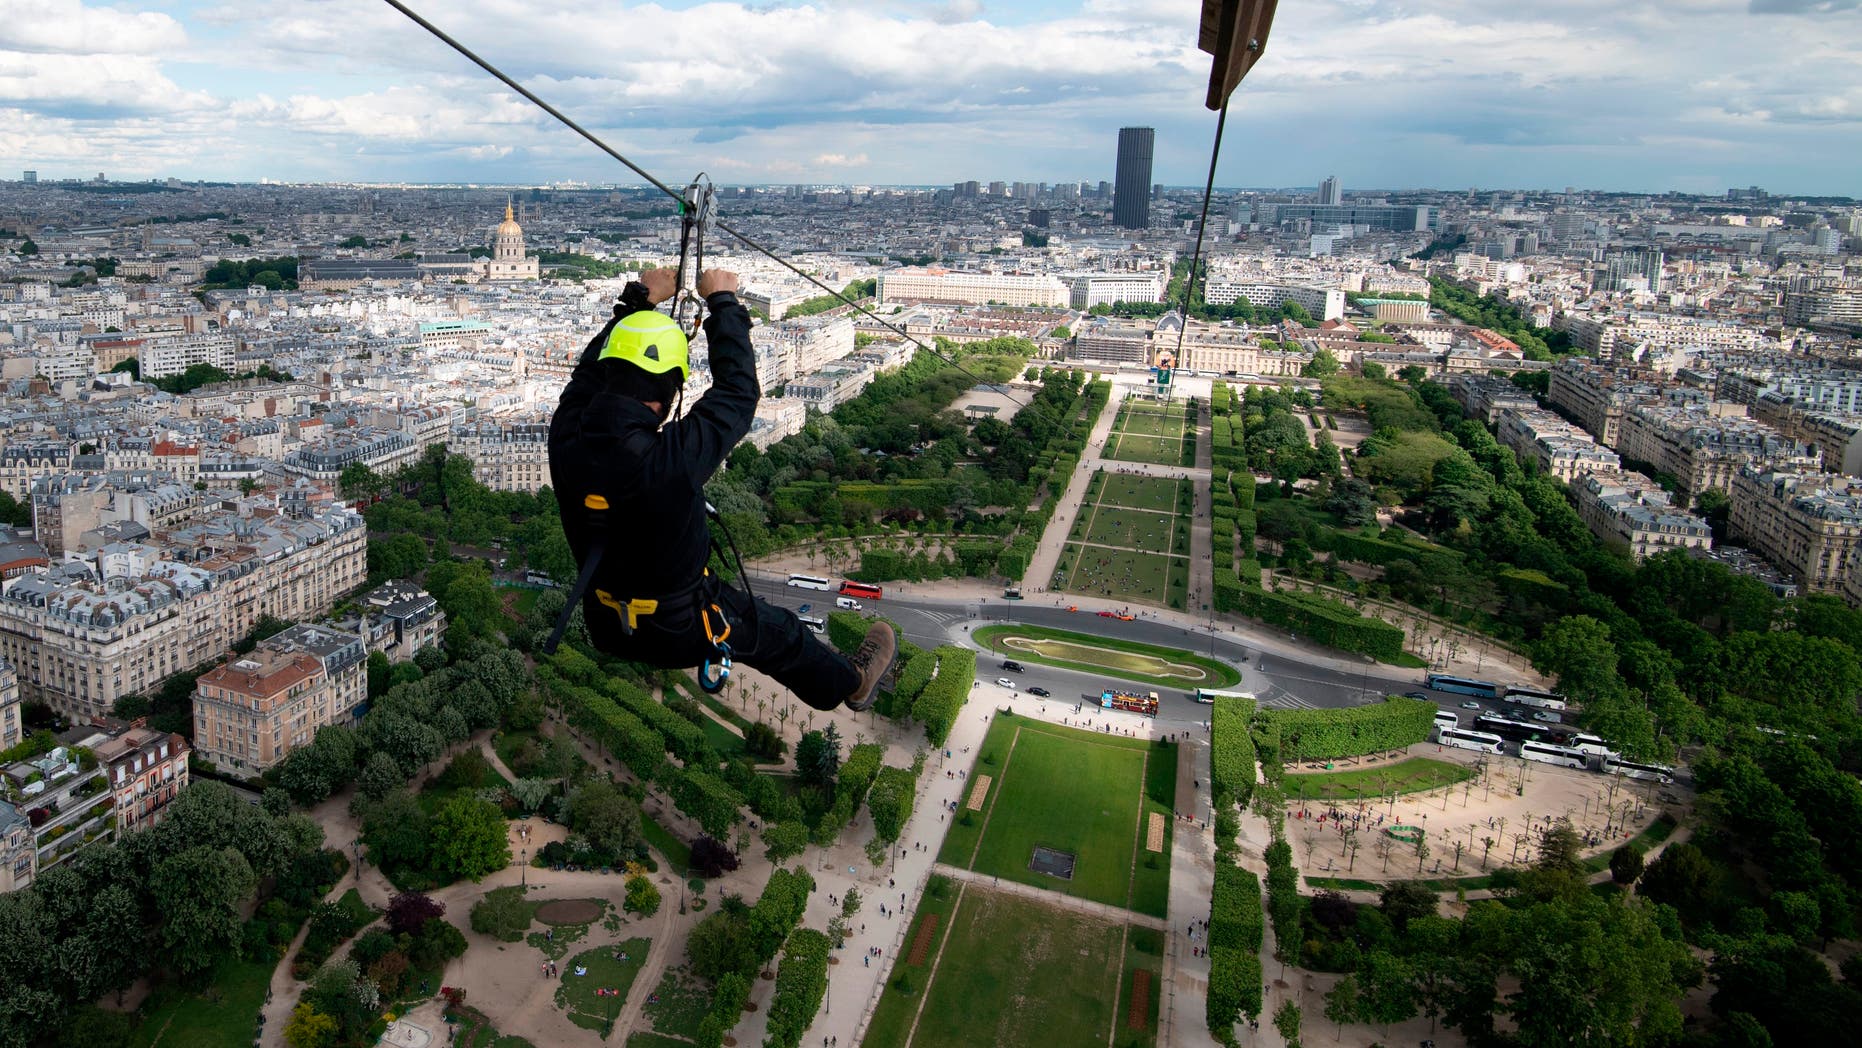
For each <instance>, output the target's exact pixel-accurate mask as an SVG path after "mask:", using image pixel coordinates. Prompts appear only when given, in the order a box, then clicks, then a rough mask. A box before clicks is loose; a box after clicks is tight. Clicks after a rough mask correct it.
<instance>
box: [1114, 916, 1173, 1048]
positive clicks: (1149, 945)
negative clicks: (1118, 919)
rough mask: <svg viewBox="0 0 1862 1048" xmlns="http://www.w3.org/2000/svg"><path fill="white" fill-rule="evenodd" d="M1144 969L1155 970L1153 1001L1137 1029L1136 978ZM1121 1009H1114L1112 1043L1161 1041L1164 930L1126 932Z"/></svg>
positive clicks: (1140, 1047) (1128, 1047) (1145, 1047)
mask: <svg viewBox="0 0 1862 1048" xmlns="http://www.w3.org/2000/svg"><path fill="white" fill-rule="evenodd" d="M1140 969H1143V970H1145V971H1148V972H1150V973H1151V991H1150V994H1149V1001H1150V1005H1149V1007H1147V1008H1146V1009H1145V1014H1144V1019H1143V1025H1142V1026H1140V1027H1139V1028H1137V1029H1133V1028H1132V1027H1131V1025H1130V1022H1131V1003H1132V1002H1131V997H1132V991H1133V980H1134V979H1135V978H1136V977H1137V974H1138V971H1139V970H1140ZM1118 983H1119V986H1118V1010H1117V1011H1115V1012H1113V1013H1112V1016H1113V1020H1112V1021H1113V1022H1114V1023H1116V1024H1117V1025H1116V1026H1114V1027H1113V1029H1114V1030H1116V1031H1117V1032H1116V1034H1115V1035H1114V1036H1113V1039H1112V1043H1113V1044H1115V1045H1117V1046H1118V1048H1150V1046H1152V1045H1155V1044H1156V1043H1157V1016H1158V1002H1159V1001H1160V1000H1162V999H1163V995H1164V933H1163V932H1159V931H1153V930H1152V929H1150V928H1132V929H1130V930H1128V931H1127V932H1126V933H1125V968H1124V970H1123V971H1121V972H1120V973H1119V977H1118Z"/></svg>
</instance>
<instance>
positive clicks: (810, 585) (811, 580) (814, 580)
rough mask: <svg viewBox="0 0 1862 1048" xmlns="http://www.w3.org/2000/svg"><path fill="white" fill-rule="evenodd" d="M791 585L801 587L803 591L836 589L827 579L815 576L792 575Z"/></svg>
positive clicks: (790, 577)
mask: <svg viewBox="0 0 1862 1048" xmlns="http://www.w3.org/2000/svg"><path fill="white" fill-rule="evenodd" d="M789 585H791V586H799V587H801V588H802V589H816V590H826V589H833V588H834V584H833V583H832V582H829V581H828V580H827V579H824V578H819V577H817V576H814V575H790V576H789Z"/></svg>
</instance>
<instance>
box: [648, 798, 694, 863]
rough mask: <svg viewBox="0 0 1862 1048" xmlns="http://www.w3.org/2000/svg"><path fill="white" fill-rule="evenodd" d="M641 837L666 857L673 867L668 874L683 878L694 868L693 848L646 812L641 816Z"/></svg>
mask: <svg viewBox="0 0 1862 1048" xmlns="http://www.w3.org/2000/svg"><path fill="white" fill-rule="evenodd" d="M640 836H642V837H645V838H646V842H647V843H648V844H649V845H651V846H652V847H653V850H654V851H657V852H659V853H660V854H661V855H664V856H665V857H666V864H667V865H668V866H669V867H671V869H670V870H669V871H668V872H669V873H671V874H672V875H673V876H675V877H683V876H684V875H685V871H686V870H689V869H691V868H692V846H691V845H689V844H687V843H685V842H684V841H682V840H680V839H679V838H677V837H675V836H673V834H672V831H671V830H669V829H667V828H666V827H664V826H661V825H660V824H659V823H658V822H656V821H654V819H653V817H652V816H651V815H647V814H645V813H644V812H643V813H642V814H641V816H640Z"/></svg>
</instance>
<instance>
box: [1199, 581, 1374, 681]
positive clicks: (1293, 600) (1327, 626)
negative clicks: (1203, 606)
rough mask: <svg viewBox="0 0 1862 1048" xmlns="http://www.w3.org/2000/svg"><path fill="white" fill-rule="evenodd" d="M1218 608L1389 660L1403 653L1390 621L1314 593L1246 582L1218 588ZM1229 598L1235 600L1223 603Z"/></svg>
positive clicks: (1336, 645) (1328, 643)
mask: <svg viewBox="0 0 1862 1048" xmlns="http://www.w3.org/2000/svg"><path fill="white" fill-rule="evenodd" d="M1216 598H1217V604H1216V610H1217V611H1238V612H1241V613H1242V614H1244V615H1252V616H1254V617H1255V618H1257V619H1260V620H1261V621H1263V622H1266V623H1269V624H1272V625H1275V626H1284V627H1286V628H1287V629H1290V630H1293V631H1294V632H1295V633H1300V634H1303V635H1305V636H1306V637H1308V638H1310V639H1312V640H1316V641H1318V642H1319V643H1321V644H1325V645H1328V646H1330V647H1334V648H1341V649H1343V650H1345V651H1356V652H1362V653H1363V654H1366V655H1369V656H1371V657H1373V658H1377V659H1381V660H1383V661H1385V662H1391V661H1394V660H1396V659H1397V658H1398V657H1399V656H1401V655H1402V653H1403V631H1402V630H1401V629H1399V628H1397V627H1395V626H1392V625H1390V624H1389V623H1386V622H1381V621H1379V620H1377V619H1372V618H1366V617H1365V616H1363V615H1360V614H1358V613H1357V612H1356V611H1355V610H1353V609H1352V608H1351V607H1349V606H1347V605H1345V604H1341V603H1339V602H1338V601H1335V600H1330V599H1328V598H1325V597H1319V596H1315V595H1313V594H1310V593H1294V592H1279V591H1275V592H1269V591H1267V590H1264V589H1257V588H1253V587H1249V586H1246V585H1243V586H1240V587H1239V588H1238V589H1235V590H1232V591H1227V592H1225V591H1223V590H1222V589H1221V588H1219V587H1218V588H1217V590H1216ZM1224 598H1226V599H1227V600H1228V601H1230V602H1231V603H1229V604H1226V605H1225V604H1223V603H1222V601H1223V599H1224Z"/></svg>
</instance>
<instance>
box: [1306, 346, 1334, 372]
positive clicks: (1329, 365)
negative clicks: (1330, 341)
mask: <svg viewBox="0 0 1862 1048" xmlns="http://www.w3.org/2000/svg"><path fill="white" fill-rule="evenodd" d="M1300 374H1301V375H1303V376H1304V377H1306V378H1327V377H1329V376H1332V375H1336V374H1338V355H1337V354H1336V353H1333V352H1332V351H1331V350H1329V349H1327V348H1326V347H1324V346H1320V347H1319V348H1318V349H1315V350H1313V354H1312V359H1311V360H1309V361H1307V362H1306V363H1305V364H1304V365H1302V366H1301V367H1300Z"/></svg>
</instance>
